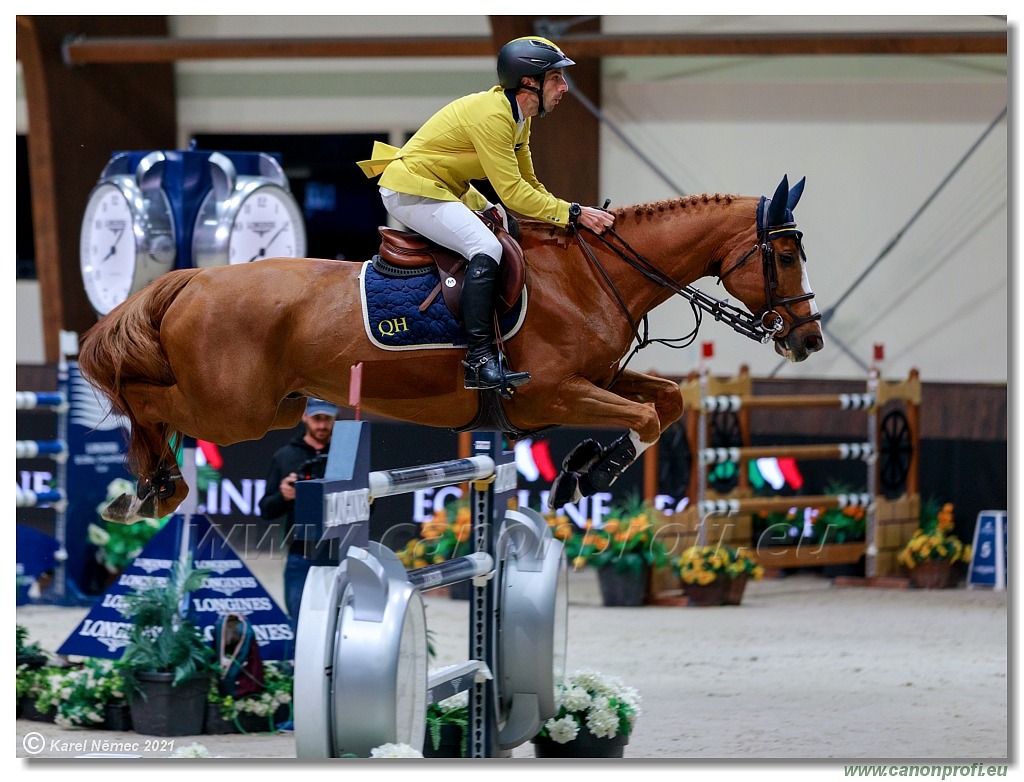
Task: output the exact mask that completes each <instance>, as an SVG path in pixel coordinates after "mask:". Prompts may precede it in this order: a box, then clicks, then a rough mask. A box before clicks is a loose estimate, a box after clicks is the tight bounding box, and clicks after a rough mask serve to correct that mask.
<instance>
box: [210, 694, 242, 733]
mask: <svg viewBox="0 0 1024 782" xmlns="http://www.w3.org/2000/svg"><path fill="white" fill-rule="evenodd" d="M203 733H205V734H207V735H208V736H224V735H227V734H228V733H238V726H236V725H235V721H234V720H226V719H224V718H223V717H222V716H221V714H220V704H218V703H210V702H207V704H206V719H205V720H204V721H203Z"/></svg>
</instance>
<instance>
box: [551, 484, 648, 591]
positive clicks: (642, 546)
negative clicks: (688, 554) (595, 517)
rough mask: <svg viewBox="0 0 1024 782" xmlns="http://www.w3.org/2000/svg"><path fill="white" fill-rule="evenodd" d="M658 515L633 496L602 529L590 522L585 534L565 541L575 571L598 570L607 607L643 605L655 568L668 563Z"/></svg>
mask: <svg viewBox="0 0 1024 782" xmlns="http://www.w3.org/2000/svg"><path fill="white" fill-rule="evenodd" d="M656 513H657V511H655V510H654V508H653V507H651V506H650V505H649V504H648V503H647V502H645V501H643V500H641V499H640V498H639V497H636V496H633V497H631V498H630V499H629V500H627V501H626V502H625V503H623V504H621V505H615V506H612V508H611V510H610V512H609V515H608V518H607V519H606V520H605V522H604V524H602V525H601V527H600V528H595V527H594V526H593V524H591V523H590V522H589V521H588V522H587V524H586V527H585V528H584V529H583V530H582V531H581V532H576V533H574V534H573V535H572V536H570V537H568V538H561V539H562V540H563V542H564V544H565V549H566V557H567V558H568V560H569V561H570V562H571V563H572V565H573V567H574V568H575V569H577V570H579V569H581V568H583V567H586V566H590V567H594V568H596V569H597V576H598V582H599V585H600V587H601V599H602V601H603V603H604V605H606V606H637V605H643V602H644V598H645V597H646V594H647V583H648V578H649V576H650V572H651V568H656V567H663V566H664V565H665V564H666V563H667V562H668V552H667V550H666V548H665V544H664V543H663V542H662V540H661V539H660V538H658V536H657V535H656V534H655V529H654V524H653V521H652V520H653V519H654V518H655V516H656ZM555 526H556V528H557V527H561V526H563V525H559V524H556V525H555Z"/></svg>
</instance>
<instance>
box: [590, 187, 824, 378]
mask: <svg viewBox="0 0 1024 782" xmlns="http://www.w3.org/2000/svg"><path fill="white" fill-rule="evenodd" d="M762 214H767V212H766V210H765V205H764V202H762V204H761V208H760V209H759V210H758V220H757V222H758V232H757V233H758V240H757V243H756V244H755V245H754V246H753V247H752V248H751V249H750V250H749V251H747V253H746V254H745V255H744V256H743V257H742V258H740V259H739V261H737V262H736V264H735V265H734V266H732V267H731V268H730V269H729V270H728V271H726V272H725V273H723V274H720V275H719V277H718V281H719V282H721V281H722V280H723V279H725V277H726V276H728V275H729V274H732V273H733V272H734V271H736V269H738V268H739V267H740V266H742V265H743V264H744V263H746V261H747V260H748V259H749V258H750V257H751V256H753V255H754V253H756V252H757V251H758V250H760V252H761V269H762V275H763V277H764V290H765V309H764V310H763V311H762V312H761V313H760V314H759V315H751V314H750V313H749V312H747V311H746V310H742V309H740V308H739V307H736V306H735V305H733V304H730V303H729V300H728V299H717V298H715V297H714V296H711V295H709V294H707V293H705V292H704V291H702V290H700V289H699V288H696V287H694V286H692V285H685V286H680V285H679V284H678V283H677V282H676V281H675V280H673V279H672V278H671V277H670V276H669V275H667V274H665V272H663V271H662V270H661V269H659V268H658V267H657V266H655V265H654V264H653V263H651V262H650V261H649V260H647V258H645V257H644V256H643V255H641V254H640V253H639V252H637V250H636V249H634V248H633V247H631V246H630V244H629V243H628V242H627V241H626V240H625V239H623V238H622V237H621V236H620V235H619V234H618V233H617V232H616V231H615V229H614V228H609V229H607V230H606V231H605V232H604V233H603V234H594V235H595V236H597V238H598V239H599V240H600V241H601V243H602V244H604V245H605V246H606V247H607V248H608V249H610V250H611V251H612V252H613V253H615V254H616V255H617V256H619V258H621V259H622V260H623V261H624V262H625V263H626V264H627V265H629V266H631V267H633V268H634V269H636V270H637V271H638V272H640V273H641V274H643V275H644V276H645V277H647V278H648V279H650V280H651V281H653V282H655V283H656V284H658V285H660V286H661V287H663V288H666V289H667V290H670V291H672V292H673V293H674V294H676V295H678V296H682V297H683V298H685V299H687V300H688V301H689V302H690V306H691V307H693V309H694V315H695V317H696V319H697V323H696V325H695V326H694V329H693V331H692V332H691V333H690V334H689V335H687V337H685V338H680V340H651V339H648V338H647V337H646V335H645V336H643V337H641V336H640V330H639V328H638V327H637V324H636V321H634V320H633V316H632V315H631V314H630V312H629V309H628V308H627V307H626V303H625V302H624V301H623V299H622V296H621V295H620V294H619V292H618V290H616V288H615V286H614V284H613V283H612V281H611V278H610V277H609V276H608V273H607V272H606V271H605V270H604V267H603V266H601V263H600V261H599V260H598V259H597V256H596V255H594V252H593V250H591V249H590V246H589V245H588V244H587V243H586V241H584V239H583V236H582V235H581V234H580V231H579V229H578V228H577V227H575V226H573V231H574V233H575V235H576V238H577V240H578V241H579V243H580V246H581V247H582V248H583V251H584V253H585V254H586V255H587V256H588V257H589V258H590V261H591V263H593V264H594V266H595V267H596V268H597V270H598V271H599V272H600V273H601V276H602V277H603V278H604V280H605V282H606V283H607V284H608V286H609V287H610V288H611V290H612V293H613V294H614V296H615V298H616V300H617V302H618V305H619V308H620V309H621V310H622V312H623V314H624V315H625V316H626V320H628V321H629V324H630V327H631V328H632V330H633V335H634V338H635V339H636V340H637V347H636V348H635V349H634V351H633V353H632V354H631V355H630V358H632V356H633V355H635V354H636V352H637V351H638V350H640V349H641V348H643V347H646V346H647V345H648V344H650V343H652V342H659V343H662V344H669V343H671V342H673V341H682V340H686V341H685V342H684V343H683V344H676V345H672V344H669V347H676V348H682V347H686V346H687V345H690V344H692V342H693V341H694V340H695V339H696V337H697V331H698V329H699V328H700V320H701V318H700V311H703V312H707V313H708V314H710V315H711V316H712V317H714V319H715V320H716V321H720V322H722V323H725V324H726V325H728V326H729V327H730V328H732V330H733V331H735V332H737V333H738V334H742V335H743V336H745V337H749V338H750V339H753V340H756V341H757V342H760V343H761V344H767V343H768V342H771V341H772V339H775V338H781V337H782V336H784V334H783V333H782V332H783V330H784V329H785V333H789V331H792V330H793V329H794V328H796V327H797V326H801V325H803V324H804V323H809V322H811V321H814V320H820V319H821V313H820V312H816V313H814V314H813V315H807V316H798V315H797V314H796V313H795V312H793V308H792V305H794V304H798V303H799V302H802V301H809V300H811V299H813V298H814V293H813V291H812V292H811V293H804V294H801V295H799V296H788V297H782V298H780V297H778V296H777V295H776V291H777V289H778V286H779V280H778V272H777V270H776V268H775V251H774V249H773V248H772V240H773V239H776V238H779V237H781V236H787V235H794V236H796V237H797V241H798V242H799V243H800V255H801V258H804V257H805V256H804V251H803V243H802V241H801V240H802V237H803V234H802V233H801V232H800V231H798V230H797V229H796V223H786V224H783V225H779V226H764V221H763V220H762ZM591 233H593V232H591ZM615 242H618V245H616V244H615ZM776 307H783V308H784V309H785V310H786V313H787V314H788V315H789V317H790V325H789V328H788V329H786V321H785V318H783V317H782V316H781V315H780V314H779V313H778V312H776V311H775V309H776ZM643 323H644V330H645V332H646V324H647V316H646V315H645V316H644V318H643ZM626 363H628V359H627V362H626ZM623 367H625V364H623Z"/></svg>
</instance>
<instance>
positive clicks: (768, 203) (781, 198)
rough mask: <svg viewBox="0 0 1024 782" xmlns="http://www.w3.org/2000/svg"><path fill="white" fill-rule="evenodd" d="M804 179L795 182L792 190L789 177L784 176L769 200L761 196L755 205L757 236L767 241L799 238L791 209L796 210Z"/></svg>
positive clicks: (799, 233)
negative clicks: (764, 237) (787, 237)
mask: <svg viewBox="0 0 1024 782" xmlns="http://www.w3.org/2000/svg"><path fill="white" fill-rule="evenodd" d="M806 181H807V177H804V178H803V179H801V180H800V181H799V182H797V183H796V184H795V185H794V186H793V187H792V189H790V187H789V177H788V176H784V177H783V178H782V182H780V183H779V186H778V188H777V189H776V190H775V195H774V196H772V197H771V198H765V197H764V196H761V200H760V202H758V205H757V235H758V236H759V237H761V236H764V235H765V234H766V233H767V237H766V238H767V239H769V240H770V239H777V238H779V237H780V236H793V235H795V236H796V237H797V238H799V237H800V236H801V235H802V234H801V232H800V231H798V230H797V228H796V219H795V218H794V217H793V209H795V208H796V205H797V202H799V201H800V196H801V195H802V194H803V192H804V182H806Z"/></svg>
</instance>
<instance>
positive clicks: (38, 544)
mask: <svg viewBox="0 0 1024 782" xmlns="http://www.w3.org/2000/svg"><path fill="white" fill-rule="evenodd" d="M15 529H16V530H17V533H16V534H17V537H16V538H15V541H14V549H15V555H16V559H17V563H16V572H17V575H18V586H17V598H16V601H15V605H19V606H21V605H25V604H26V603H28V602H29V599H30V598H33V597H38V596H39V595H38V594H35V593H37V592H38V593H41V592H42V590H43V588H44V585H45V579H44V580H43V582H40V583H39V584H38V585H37V582H39V581H40V578H39V577H40V576H42V575H43V574H44V573H51V574H52V571H53V567H54V564H55V563H56V557H55V554H56V552H57V549H58V548H59V546H58V545H57V539H56V538H54V537H53V536H52V535H47V534H46V533H45V532H40V531H39V530H37V529H34V528H33V527H26V526H25V525H24V524H16V525H15ZM33 587H35V589H33Z"/></svg>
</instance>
